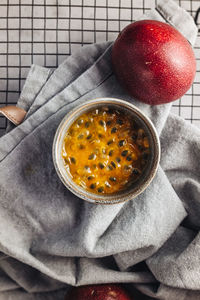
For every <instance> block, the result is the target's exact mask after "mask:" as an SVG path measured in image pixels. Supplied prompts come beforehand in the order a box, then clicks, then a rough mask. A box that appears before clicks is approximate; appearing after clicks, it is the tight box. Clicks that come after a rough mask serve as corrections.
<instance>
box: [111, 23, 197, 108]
mask: <svg viewBox="0 0 200 300" xmlns="http://www.w3.org/2000/svg"><path fill="white" fill-rule="evenodd" d="M112 65H113V70H114V73H115V74H116V76H117V78H118V80H119V81H120V82H121V84H122V85H123V86H124V88H125V89H126V90H127V91H128V92H129V94H130V95H131V96H132V97H134V98H136V99H138V100H140V101H142V102H145V103H148V104H152V105H155V104H162V103H167V102H171V101H174V100H176V99H178V98H180V97H181V96H183V95H184V94H185V93H186V91H187V90H188V89H189V88H190V86H191V84H192V82H193V80H194V77H195V72H196V60H195V56H194V52H193V50H192V47H191V46H190V44H189V42H188V41H187V40H186V39H185V38H184V37H183V35H182V34H181V33H180V32H179V31H177V30H176V29H175V28H174V27H172V26H171V25H168V24H166V23H163V22H160V21H154V20H143V21H137V22H135V23H132V24H130V25H128V26H127V27H125V28H124V29H123V31H122V32H121V33H120V34H119V36H118V38H117V39H116V41H115V42H114V44H113V47H112Z"/></svg>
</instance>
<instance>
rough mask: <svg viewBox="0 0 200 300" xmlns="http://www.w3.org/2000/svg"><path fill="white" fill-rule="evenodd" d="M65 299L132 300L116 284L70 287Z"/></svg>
mask: <svg viewBox="0 0 200 300" xmlns="http://www.w3.org/2000/svg"><path fill="white" fill-rule="evenodd" d="M65 300H134V299H132V298H130V297H129V295H128V293H127V292H126V291H125V290H124V289H123V288H122V287H121V286H120V285H117V284H101V285H87V286H80V287H74V288H72V289H71V290H70V291H69V293H68V294H67V296H66V298H65Z"/></svg>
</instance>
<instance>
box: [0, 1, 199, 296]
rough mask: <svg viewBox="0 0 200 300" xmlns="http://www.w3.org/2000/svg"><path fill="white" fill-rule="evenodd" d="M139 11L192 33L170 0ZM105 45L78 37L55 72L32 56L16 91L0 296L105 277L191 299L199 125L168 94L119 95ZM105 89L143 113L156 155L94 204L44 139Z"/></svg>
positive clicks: (7, 150)
mask: <svg viewBox="0 0 200 300" xmlns="http://www.w3.org/2000/svg"><path fill="white" fill-rule="evenodd" d="M145 17H146V16H144V18H145ZM148 18H154V19H161V20H167V21H170V23H172V25H174V26H175V27H177V28H178V29H179V30H180V31H182V33H183V34H184V35H185V37H186V38H187V39H188V40H189V41H190V42H191V44H193V43H194V41H195V37H196V33H197V28H196V27H195V25H194V23H193V20H192V18H191V17H190V16H189V15H188V14H187V13H186V12H185V11H184V10H182V9H181V8H179V7H178V6H177V5H176V4H175V3H174V2H173V1H171V0H170V1H167V0H166V1H159V5H158V7H157V9H156V10H152V11H151V12H150V13H149V15H148ZM180 18H181V22H180ZM111 47H112V42H107V43H102V44H95V45H90V46H86V47H83V48H82V49H81V50H80V51H79V52H78V53H76V54H75V55H72V56H71V57H69V58H68V59H67V60H66V61H64V62H63V63H62V64H61V65H60V66H59V67H58V69H57V70H55V71H54V72H51V71H50V70H48V69H45V68H42V67H39V66H35V65H34V66H32V67H31V70H30V73H29V75H28V78H27V81H26V83H25V86H24V89H23V91H22V93H21V96H20V99H19V101H18V105H19V106H21V107H23V108H24V109H26V110H27V111H28V114H27V117H26V119H25V121H24V122H23V123H22V124H21V125H20V126H18V127H17V128H14V129H12V130H11V131H9V132H8V133H7V134H5V135H4V136H3V137H1V138H0V220H1V223H0V251H1V252H2V253H1V255H0V299H2V300H4V299H5V300H7V299H10V300H12V299H15V300H18V299H20V300H23V299H24V300H29V299H31V300H32V299H38V300H42V299H49V300H50V299H55V298H56V299H63V295H64V293H65V292H66V290H67V289H68V287H69V286H70V285H74V286H76V285H84V284H92V283H109V282H124V283H129V284H128V288H129V289H130V291H132V287H137V288H138V289H139V290H141V291H142V292H143V293H145V294H147V295H150V296H153V297H155V298H158V299H166V300H168V299H172V300H185V299H195V300H197V299H200V280H199V275H200V267H199V263H200V254H199V253H198V249H199V247H200V241H199V233H198V232H199V228H200V221H199V213H200V202H199V194H200V184H199V174H200V167H199V164H198V154H199V150H200V149H199V148H200V142H199V141H200V139H199V138H200V131H199V130H198V129H197V128H195V127H193V126H192V125H189V124H186V123H185V122H184V121H183V120H182V119H181V118H179V117H177V116H175V115H173V114H170V113H169V111H170V107H171V105H170V104H167V105H160V106H155V107H153V106H149V105H146V104H143V103H140V102H138V101H137V100H135V99H133V98H131V97H130V96H129V95H127V93H126V92H125V91H124V90H123V88H122V87H121V86H120V85H119V83H118V82H117V79H116V78H115V76H114V74H113V73H112V67H111V60H110V54H111ZM104 96H105V97H117V98H122V99H124V100H126V101H130V102H132V103H134V104H135V105H136V106H138V107H139V108H140V109H142V110H143V111H144V112H145V113H146V114H147V115H148V116H149V117H150V118H151V120H152V121H153V122H154V124H155V126H156V128H157V130H158V132H159V134H160V138H161V147H162V159H161V164H160V166H159V169H158V172H157V175H156V177H155V179H154V180H153V182H152V183H151V185H150V186H149V187H148V188H147V189H146V191H144V192H143V193H142V194H141V195H140V196H138V197H137V198H136V199H133V200H131V201H129V202H127V203H122V204H117V205H112V206H101V205H98V206H95V205H92V204H90V203H87V202H85V201H83V200H81V199H79V198H77V197H76V196H75V195H73V194H72V193H70V192H69V191H68V190H67V189H66V188H65V187H64V186H63V184H62V183H61V182H60V180H59V179H58V176H57V174H56V172H55V170H54V166H53V162H52V154H51V148H52V142H53V137H54V134H55V131H56V128H57V126H58V124H59V123H60V121H61V120H62V118H63V117H64V116H65V114H66V113H67V112H68V111H70V110H71V109H72V108H73V107H75V106H77V105H78V104H80V103H83V102H85V101H87V100H90V99H93V98H97V97H104Z"/></svg>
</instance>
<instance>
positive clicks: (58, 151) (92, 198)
mask: <svg viewBox="0 0 200 300" xmlns="http://www.w3.org/2000/svg"><path fill="white" fill-rule="evenodd" d="M102 106H103V107H105V106H112V107H113V108H116V109H121V110H124V111H125V112H126V111H127V112H128V113H129V114H131V115H132V116H133V120H135V121H136V122H137V123H138V124H140V126H141V127H142V128H143V129H144V130H145V132H146V134H147V135H148V138H149V143H150V156H149V159H148V163H147V165H146V167H145V170H144V171H143V172H142V174H141V176H140V177H139V178H138V180H136V181H134V182H133V184H132V185H131V186H129V187H127V189H124V190H122V191H120V192H118V193H114V194H101V195H99V194H94V193H91V192H89V191H87V190H85V189H84V188H82V187H81V186H78V185H77V184H76V183H75V182H74V181H73V179H72V177H71V176H70V174H69V173H68V171H67V170H66V168H65V165H64V160H63V158H62V145H63V141H64V137H65V134H66V132H67V130H68V129H69V127H70V126H71V125H72V123H73V122H74V121H75V120H76V119H77V118H78V117H80V116H81V115H82V114H83V113H86V112H87V111H88V110H91V109H97V108H100V107H102ZM159 160H160V141H159V137H158V134H157V132H156V129H155V127H154V125H153V124H152V122H151V121H150V119H149V118H148V117H147V116H145V115H144V113H143V112H142V111H141V110H139V109H138V108H137V107H136V106H134V105H133V104H131V103H129V102H126V101H124V100H121V99H116V98H98V99H93V100H89V101H87V102H85V103H84V104H81V105H79V106H78V107H76V108H75V109H73V110H72V111H70V112H69V113H68V114H67V115H66V116H65V117H64V119H63V120H62V121H61V123H60V125H59V127H58V129H57V131H56V134H55V137H54V142H53V162H54V166H55V169H56V172H57V174H58V176H59V178H60V179H61V181H62V182H63V184H64V185H65V186H66V187H67V188H68V189H69V190H70V191H71V192H72V193H74V194H75V195H77V196H78V197H79V198H81V199H83V200H86V201H89V202H91V203H95V204H117V203H121V202H124V201H128V200H131V199H133V198H135V197H136V196H138V195H139V194H141V193H142V192H143V191H144V190H145V189H146V188H147V187H148V186H149V184H150V183H151V181H152V180H153V178H154V176H155V174H156V172H157V168H158V164H159Z"/></svg>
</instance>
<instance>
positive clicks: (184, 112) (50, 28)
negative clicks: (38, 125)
mask: <svg viewBox="0 0 200 300" xmlns="http://www.w3.org/2000/svg"><path fill="white" fill-rule="evenodd" d="M175 1H176V2H177V3H178V4H179V5H180V6H182V7H183V8H185V9H186V10H187V11H188V12H189V13H191V15H192V16H193V17H194V18H195V15H196V11H197V10H198V8H199V7H200V2H199V0H175ZM48 2H49V1H48V0H43V1H41V2H39V1H36V0H31V1H30V0H27V2H26V0H24V1H23V3H22V1H21V0H18V1H16V2H15V1H10V0H7V4H3V3H0V105H5V104H14V103H16V102H17V99H18V97H19V94H20V92H21V89H22V87H23V84H24V82H25V79H26V76H27V74H28V71H29V69H30V65H31V64H32V63H35V64H39V65H42V66H46V67H48V68H52V69H54V68H56V67H57V66H58V65H59V64H60V63H61V62H62V61H64V59H66V58H67V56H69V55H70V54H72V53H74V52H75V51H76V50H77V49H78V48H80V47H81V46H84V45H88V44H91V43H93V42H94V43H98V42H104V41H108V40H114V39H115V38H116V37H117V35H118V34H119V32H120V31H121V30H122V28H123V27H125V26H126V25H128V24H129V23H131V22H133V21H135V20H136V19H138V18H139V17H140V16H142V14H143V13H145V12H148V11H149V10H150V9H151V8H154V7H155V6H156V4H157V0H134V1H133V0H103V1H102V0H93V1H92V0H66V1H65V2H64V1H63V0H55V4H54V3H53V2H51V3H50V4H48ZM196 22H197V25H198V27H199V30H200V16H199V17H198V18H197V17H196ZM88 24H89V25H88ZM199 50H200V32H199V35H198V37H197V41H196V44H195V47H194V51H195V53H196V60H197V72H196V77H195V80H194V83H193V85H192V87H191V89H190V90H189V91H188V92H187V93H186V95H184V96H183V97H182V98H181V100H177V101H175V102H174V103H173V107H172V111H173V112H175V113H177V114H178V115H180V116H182V117H184V118H185V120H187V121H188V122H192V123H194V124H195V125H197V126H199V127H200V54H199V53H200V52H199ZM198 114H199V115H198ZM6 126H7V121H6V119H5V118H4V117H2V116H0V135H1V134H3V133H4V131H5V128H6Z"/></svg>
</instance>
